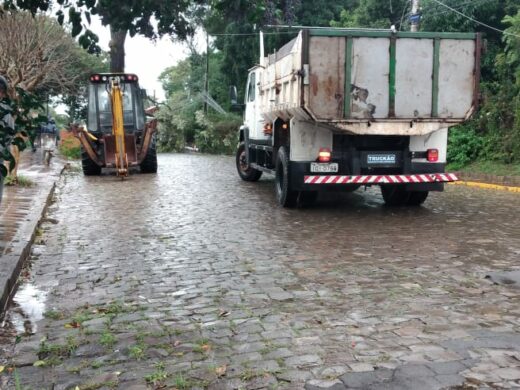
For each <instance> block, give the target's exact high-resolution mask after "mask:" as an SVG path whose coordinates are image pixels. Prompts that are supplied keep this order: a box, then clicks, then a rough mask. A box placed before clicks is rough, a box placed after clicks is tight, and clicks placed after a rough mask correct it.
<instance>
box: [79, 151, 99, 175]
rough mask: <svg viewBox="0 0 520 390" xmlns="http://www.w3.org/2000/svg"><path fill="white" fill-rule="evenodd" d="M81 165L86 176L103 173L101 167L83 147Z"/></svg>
mask: <svg viewBox="0 0 520 390" xmlns="http://www.w3.org/2000/svg"><path fill="white" fill-rule="evenodd" d="M81 167H82V168H83V174H84V175H85V176H99V175H101V167H100V166H99V165H97V164H96V163H95V162H94V161H92V159H91V158H90V157H89V155H88V153H87V152H86V151H85V149H83V147H81Z"/></svg>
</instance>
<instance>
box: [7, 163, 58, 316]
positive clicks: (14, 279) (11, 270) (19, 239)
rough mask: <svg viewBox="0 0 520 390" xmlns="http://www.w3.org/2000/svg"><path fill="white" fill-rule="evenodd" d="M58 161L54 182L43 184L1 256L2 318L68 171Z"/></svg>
mask: <svg viewBox="0 0 520 390" xmlns="http://www.w3.org/2000/svg"><path fill="white" fill-rule="evenodd" d="M58 161H59V162H60V164H63V166H62V167H61V169H59V171H58V174H57V175H56V176H54V180H52V181H49V182H47V183H43V185H42V188H41V190H40V191H39V192H38V194H37V195H36V196H35V199H36V202H35V204H33V206H32V208H31V211H30V212H29V213H28V214H27V215H26V216H25V217H24V219H25V221H24V222H23V223H22V225H21V226H20V228H19V229H18V230H17V232H16V234H15V236H14V237H13V239H12V240H11V242H10V243H9V248H8V249H7V250H6V253H5V254H4V255H3V256H1V262H2V265H5V266H3V267H2V268H1V269H0V292H1V295H0V318H1V317H2V316H3V315H4V313H5V310H6V309H7V306H8V305H9V302H10V300H11V298H12V297H13V296H14V293H15V292H16V287H17V283H18V277H19V276H20V272H21V270H22V267H23V265H24V263H25V261H26V260H27V259H28V258H29V255H30V252H31V247H32V245H33V243H34V240H35V238H36V230H37V228H38V226H39V224H40V222H41V221H42V219H43V217H44V216H45V213H46V212H47V209H48V207H49V205H50V204H51V201H52V197H53V195H54V191H55V189H56V183H57V182H58V181H59V180H60V178H61V176H62V174H63V171H64V170H65V169H66V164H67V163H66V162H64V161H60V160H58ZM38 199H43V202H38Z"/></svg>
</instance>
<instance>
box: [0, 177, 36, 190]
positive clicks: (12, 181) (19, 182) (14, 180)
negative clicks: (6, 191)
mask: <svg viewBox="0 0 520 390" xmlns="http://www.w3.org/2000/svg"><path fill="white" fill-rule="evenodd" d="M4 184H5V185H6V186H17V187H25V188H27V187H32V186H34V182H33V181H32V180H31V179H29V178H28V177H25V176H23V175H18V176H17V177H13V176H7V177H6V178H5V181H4Z"/></svg>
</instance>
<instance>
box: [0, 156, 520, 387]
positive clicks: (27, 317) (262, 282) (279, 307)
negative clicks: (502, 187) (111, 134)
mask: <svg viewBox="0 0 520 390" xmlns="http://www.w3.org/2000/svg"><path fill="white" fill-rule="evenodd" d="M519 217H520V196H518V194H514V193H505V192H498V191H489V190H476V189H472V188H465V187H459V186H448V187H447V189H446V191H445V192H444V193H432V194H430V197H429V198H428V200H427V201H426V203H425V204H424V206H423V207H420V208H397V209H396V208H387V207H384V206H383V201H382V198H381V196H380V193H379V189H378V188H377V187H374V188H372V189H369V190H368V191H366V192H365V191H364V190H362V189H360V190H358V191H356V192H354V193H351V194H328V195H327V196H324V197H322V198H321V199H319V200H318V202H317V203H316V205H315V206H313V207H311V208H307V209H296V210H288V209H283V208H280V207H279V206H277V204H276V200H275V196H274V191H273V180H272V178H269V177H267V178H262V179H261V180H260V182H258V183H245V182H242V181H241V180H240V179H239V177H238V175H237V174H236V172H235V168H234V161H233V159H232V158H229V157H216V156H201V155H178V154H171V155H161V156H160V159H159V172H158V174H157V175H139V174H135V175H132V176H131V177H130V178H128V179H127V180H125V181H121V180H119V179H117V178H116V177H114V176H110V175H103V176H101V177H89V178H85V177H83V176H82V175H81V174H79V173H76V174H68V175H66V176H65V177H64V178H63V180H62V183H61V185H60V188H59V190H58V192H57V202H56V203H54V204H53V205H52V206H51V208H50V211H49V215H48V218H49V220H50V222H47V223H45V224H44V225H42V235H41V237H40V239H39V240H38V244H37V245H35V247H34V250H33V256H32V259H31V262H30V265H29V266H30V272H29V274H30V277H29V278H28V279H27V280H26V281H25V284H22V286H21V288H20V292H19V294H17V297H16V298H15V302H14V303H13V305H12V307H11V309H10V311H9V312H8V315H7V317H6V320H5V321H4V323H3V324H2V325H3V328H2V330H1V331H0V332H1V336H2V337H1V339H2V340H3V342H2V344H3V345H2V348H3V360H4V362H1V361H0V365H2V364H7V365H9V366H13V367H16V370H14V371H12V372H11V373H10V374H6V373H5V372H4V373H3V374H1V375H0V387H2V386H4V387H7V388H14V377H15V375H14V372H16V377H18V378H19V380H20V382H21V383H22V384H23V385H25V386H27V388H34V389H69V388H71V389H74V388H75V387H76V386H78V387H79V388H80V389H86V388H121V389H146V388H178V389H182V388H214V389H220V388H222V389H227V388H229V389H240V388H247V389H257V388H282V389H285V388H294V389H301V388H304V386H306V388H308V389H311V388H312V389H315V388H334V389H343V388H370V389H372V388H374V389H375V388H396V389H408V388H409V389H430V388H431V389H438V388H449V387H450V386H461V385H462V384H464V383H465V385H466V386H470V385H475V386H476V388H478V387H483V388H485V387H486V386H491V385H492V386H495V387H503V388H510V387H518V386H520V327H519V325H520V305H519V303H520V289H518V288H517V287H516V286H515V285H509V284H504V285H497V284H493V283H492V282H491V281H490V280H489V279H486V275H488V274H489V273H490V272H497V271H505V270H518V269H520V263H519V259H520V227H519ZM28 297H29V298H28ZM30 297H34V299H31V298H30ZM31 311H32V312H34V313H33V314H31ZM41 313H44V314H43V317H45V318H43V319H42V318H41V317H42V316H41ZM16 335H18V336H19V337H15V336H16ZM15 341H18V342H17V343H16V345H15ZM161 386H164V387H161Z"/></svg>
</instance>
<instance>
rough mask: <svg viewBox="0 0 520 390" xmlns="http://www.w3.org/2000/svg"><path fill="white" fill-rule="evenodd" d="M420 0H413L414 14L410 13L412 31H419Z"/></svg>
mask: <svg viewBox="0 0 520 390" xmlns="http://www.w3.org/2000/svg"><path fill="white" fill-rule="evenodd" d="M419 6H420V5H419V0H412V14H411V15H410V31H412V32H417V31H419V26H420V24H421V10H420V8H419Z"/></svg>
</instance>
